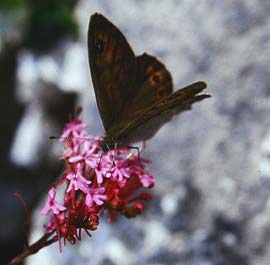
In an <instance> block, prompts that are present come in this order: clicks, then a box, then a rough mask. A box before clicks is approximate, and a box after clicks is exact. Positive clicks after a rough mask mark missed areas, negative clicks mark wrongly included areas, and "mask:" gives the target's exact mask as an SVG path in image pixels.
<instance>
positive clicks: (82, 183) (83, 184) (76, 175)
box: [66, 163, 91, 193]
mask: <svg viewBox="0 0 270 265" xmlns="http://www.w3.org/2000/svg"><path fill="white" fill-rule="evenodd" d="M66 178H67V179H68V180H69V186H68V188H67V192H70V191H71V190H75V191H76V190H81V191H82V192H84V193H87V190H88V185H89V184H90V183H91V181H90V180H86V179H85V178H84V177H83V176H82V166H81V164H80V163H78V164H77V165H76V171H75V172H68V173H67V174H66Z"/></svg>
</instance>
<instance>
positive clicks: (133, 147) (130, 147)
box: [127, 146, 141, 162]
mask: <svg viewBox="0 0 270 265" xmlns="http://www.w3.org/2000/svg"><path fill="white" fill-rule="evenodd" d="M127 148H129V149H135V150H136V151H137V156H138V159H139V162H141V155H140V154H141V153H140V148H139V147H138V146H127Z"/></svg>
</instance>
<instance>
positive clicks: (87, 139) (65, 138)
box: [49, 136, 95, 141]
mask: <svg viewBox="0 0 270 265" xmlns="http://www.w3.org/2000/svg"><path fill="white" fill-rule="evenodd" d="M49 139H51V140H55V139H62V140H66V141H69V140H72V139H75V140H86V141H95V139H92V138H87V137H72V136H68V137H63V136H50V137H49Z"/></svg>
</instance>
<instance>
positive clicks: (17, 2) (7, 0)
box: [0, 0, 26, 9]
mask: <svg viewBox="0 0 270 265" xmlns="http://www.w3.org/2000/svg"><path fill="white" fill-rule="evenodd" d="M25 4H26V1H25V0H1V2H0V8H1V9H2V8H3V9H12V8H18V7H21V6H25Z"/></svg>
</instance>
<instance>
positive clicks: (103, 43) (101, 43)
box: [96, 39, 105, 55]
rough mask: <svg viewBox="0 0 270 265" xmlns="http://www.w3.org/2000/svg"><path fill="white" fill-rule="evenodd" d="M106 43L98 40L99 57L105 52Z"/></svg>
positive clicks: (97, 50)
mask: <svg viewBox="0 0 270 265" xmlns="http://www.w3.org/2000/svg"><path fill="white" fill-rule="evenodd" d="M104 48H105V42H104V41H103V40H101V39H98V40H97V42H96V52H97V54H98V55H101V54H102V53H103V52H104Z"/></svg>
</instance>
